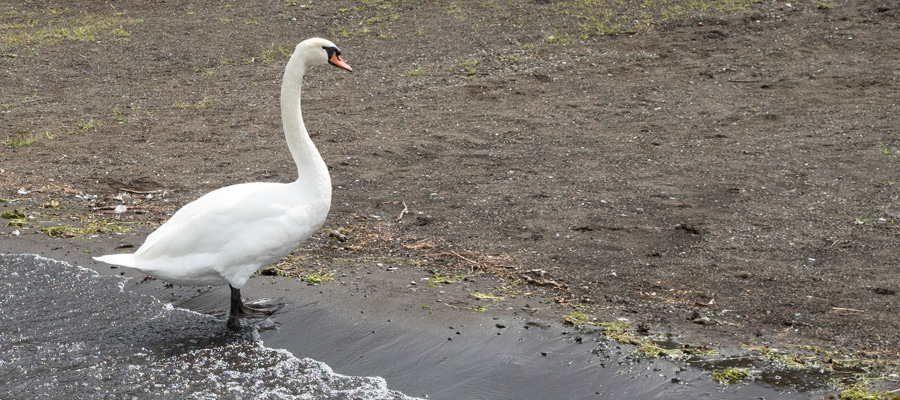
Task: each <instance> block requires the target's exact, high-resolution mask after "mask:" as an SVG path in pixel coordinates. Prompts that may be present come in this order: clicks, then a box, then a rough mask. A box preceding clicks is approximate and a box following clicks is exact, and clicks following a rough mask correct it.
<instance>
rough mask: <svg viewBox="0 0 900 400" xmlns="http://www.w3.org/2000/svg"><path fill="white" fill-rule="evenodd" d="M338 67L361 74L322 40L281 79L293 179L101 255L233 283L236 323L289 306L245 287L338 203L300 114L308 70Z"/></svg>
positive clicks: (237, 194)
mask: <svg viewBox="0 0 900 400" xmlns="http://www.w3.org/2000/svg"><path fill="white" fill-rule="evenodd" d="M324 64H331V65H334V66H336V67H338V68H343V69H346V70H347V71H353V69H352V68H350V65H348V64H347V63H346V62H344V60H343V59H341V51H340V50H339V49H338V48H337V46H335V45H334V43H332V42H330V41H328V40H325V39H320V38H312V39H307V40H304V41H303V42H301V43H300V44H298V45H297V48H296V49H295V50H294V54H293V55H292V56H291V58H290V60H289V61H288V63H287V67H286V68H285V71H284V81H283V82H282V84H281V122H282V124H283V125H284V136H285V138H286V139H287V145H288V148H289V149H290V151H291V155H292V156H293V158H294V162H295V163H296V164H297V175H298V177H297V180H296V181H295V182H292V183H271V182H254V183H244V184H238V185H232V186H228V187H224V188H221V189H217V190H214V191H212V192H210V193H207V194H206V195H205V196H203V197H200V198H199V199H197V200H195V201H193V202H191V203H189V204H187V205H186V206H184V207H183V208H182V209H180V210H178V212H176V213H175V215H172V218H170V219H169V220H168V221H167V222H166V223H165V224H163V225H162V226H160V227H159V228H158V229H157V230H156V231H154V232H153V233H151V234H150V235H149V236H147V240H146V241H144V244H143V245H141V247H140V248H138V250H137V251H136V252H134V253H133V254H111V255H105V256H101V257H94V259H95V260H97V261H102V262H105V263H108V264H113V265H121V266H125V267H130V268H135V269H139V270H141V271H143V272H145V273H147V274H149V275H153V276H155V277H157V278H159V279H162V280H164V281H167V282H170V283H173V284H177V285H224V284H226V283H227V284H228V285H229V286H230V287H231V311H230V314H229V316H228V323H227V325H228V327H229V328H232V329H236V328H239V327H240V326H241V321H240V318H241V317H242V316H246V315H266V314H271V313H273V312H275V311H277V310H278V309H280V308H281V306H282V305H283V304H281V303H279V302H276V301H273V300H263V301H258V302H251V303H246V304H245V303H244V302H243V301H242V300H241V287H243V286H244V284H245V283H246V282H247V279H249V278H250V275H252V274H253V272H255V271H256V270H257V269H259V268H260V267H263V266H266V265H269V264H272V263H274V262H275V261H278V260H279V259H281V258H282V257H284V256H285V255H286V254H288V253H289V252H290V251H291V250H293V249H294V248H295V247H297V245H298V244H299V243H300V242H302V241H303V240H305V239H306V238H308V237H309V236H310V235H312V234H313V232H315V231H316V229H318V228H319V227H320V226H322V223H324V222H325V216H326V215H327V214H328V210H329V208H330V207H331V177H330V176H329V175H328V167H326V166H325V161H324V160H322V156H321V155H320V154H319V151H318V150H317V149H316V146H315V144H313V142H312V140H310V138H309V134H308V133H307V132H306V127H305V126H304V124H303V116H302V114H301V112H300V88H301V86H302V80H303V75H304V74H305V73H306V69H307V68H308V67H312V66H317V65H324Z"/></svg>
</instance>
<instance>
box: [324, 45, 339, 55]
mask: <svg viewBox="0 0 900 400" xmlns="http://www.w3.org/2000/svg"><path fill="white" fill-rule="evenodd" d="M322 48H323V49H325V52H326V53H328V58H331V56H332V55H334V54H337V55H341V49H339V48H337V47H334V46H322Z"/></svg>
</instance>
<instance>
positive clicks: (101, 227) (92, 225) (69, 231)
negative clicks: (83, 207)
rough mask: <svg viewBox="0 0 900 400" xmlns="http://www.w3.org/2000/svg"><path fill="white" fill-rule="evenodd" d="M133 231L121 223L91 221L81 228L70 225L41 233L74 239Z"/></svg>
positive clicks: (44, 230)
mask: <svg viewBox="0 0 900 400" xmlns="http://www.w3.org/2000/svg"><path fill="white" fill-rule="evenodd" d="M130 230H131V227H129V226H128V225H126V224H123V223H119V222H109V221H91V222H88V223H86V224H84V225H83V226H81V227H74V226H69V225H64V226H54V227H49V228H41V232H44V233H46V234H48V235H50V236H55V237H64V238H73V237H82V236H86V235H92V234H96V233H105V232H111V233H122V232H128V231H130Z"/></svg>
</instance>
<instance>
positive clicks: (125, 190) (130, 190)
mask: <svg viewBox="0 0 900 400" xmlns="http://www.w3.org/2000/svg"><path fill="white" fill-rule="evenodd" d="M119 190H121V191H123V192H128V193H135V194H153V193H159V190H150V191H144V190H134V189H125V188H119Z"/></svg>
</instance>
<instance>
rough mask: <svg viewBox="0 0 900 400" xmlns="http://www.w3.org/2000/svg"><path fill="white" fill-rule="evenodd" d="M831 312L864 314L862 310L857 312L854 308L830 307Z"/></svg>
mask: <svg viewBox="0 0 900 400" xmlns="http://www.w3.org/2000/svg"><path fill="white" fill-rule="evenodd" d="M831 310H832V311H853V312H865V311H864V310H857V309H855V308H844V307H831Z"/></svg>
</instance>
